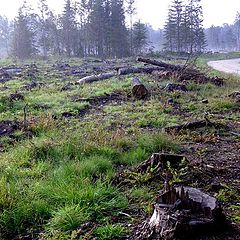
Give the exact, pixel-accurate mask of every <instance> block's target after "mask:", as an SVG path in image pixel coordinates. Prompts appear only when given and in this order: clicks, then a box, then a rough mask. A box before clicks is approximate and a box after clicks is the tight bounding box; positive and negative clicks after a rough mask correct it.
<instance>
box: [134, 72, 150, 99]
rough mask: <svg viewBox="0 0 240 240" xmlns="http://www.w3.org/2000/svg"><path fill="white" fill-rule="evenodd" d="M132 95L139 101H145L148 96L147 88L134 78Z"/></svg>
mask: <svg viewBox="0 0 240 240" xmlns="http://www.w3.org/2000/svg"><path fill="white" fill-rule="evenodd" d="M132 94H133V96H134V97H135V98H137V99H144V98H146V97H147V96H148V90H147V88H146V87H145V86H144V85H143V84H142V83H141V81H140V80H139V79H138V78H136V77H134V78H133V87H132Z"/></svg>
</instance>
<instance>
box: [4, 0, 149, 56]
mask: <svg viewBox="0 0 240 240" xmlns="http://www.w3.org/2000/svg"><path fill="white" fill-rule="evenodd" d="M134 2H135V1H134V0H125V1H123V0H79V1H74V3H73V2H71V1H70V0H65V3H64V10H63V12H62V14H60V15H55V14H53V12H52V11H51V10H50V9H49V7H48V5H47V1H46V0H39V2H38V11H37V13H36V12H34V11H33V10H32V9H31V7H30V6H28V5H27V4H26V3H24V4H23V5H22V6H21V7H20V9H19V11H18V15H17V17H16V18H15V19H14V21H13V22H9V21H8V19H7V18H5V17H0V32H1V38H0V47H1V48H5V49H6V52H7V54H8V55H11V56H13V57H17V58H29V57H32V56H35V55H42V56H44V57H47V56H51V55H60V56H68V57H71V56H75V57H86V56H97V57H100V58H107V57H117V58H120V57H125V56H130V55H134V54H139V53H141V52H143V51H144V50H145V48H146V47H147V45H148V43H149V36H148V27H147V25H145V24H143V23H141V22H140V21H138V22H136V23H134V24H131V26H130V27H127V25H126V21H125V18H126V15H127V14H129V15H130V16H131V18H132V15H133V14H134V12H131V11H126V8H127V9H128V10H129V9H130V10H131V8H133V4H134ZM35 11H36V10H35Z"/></svg>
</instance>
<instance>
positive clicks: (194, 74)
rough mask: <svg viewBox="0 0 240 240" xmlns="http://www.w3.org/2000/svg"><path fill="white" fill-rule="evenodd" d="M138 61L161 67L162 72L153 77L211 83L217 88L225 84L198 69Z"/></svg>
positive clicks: (157, 72) (155, 73) (148, 60)
mask: <svg viewBox="0 0 240 240" xmlns="http://www.w3.org/2000/svg"><path fill="white" fill-rule="evenodd" d="M137 61H139V62H143V63H147V64H152V65H155V66H158V67H161V68H162V70H160V71H154V72H153V75H154V76H155V77H158V78H159V79H161V78H166V77H167V78H171V77H173V78H177V79H178V80H179V81H183V80H193V81H195V82H197V83H207V82H210V83H212V84H214V85H216V86H222V85H223V83H224V80H223V79H222V78H218V77H208V76H206V75H205V74H204V73H202V72H200V71H199V70H198V69H195V68H189V67H188V66H187V65H173V64H169V63H165V62H162V61H157V60H152V59H148V58H140V57H138V58H137Z"/></svg>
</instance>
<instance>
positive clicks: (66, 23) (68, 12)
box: [61, 0, 77, 57]
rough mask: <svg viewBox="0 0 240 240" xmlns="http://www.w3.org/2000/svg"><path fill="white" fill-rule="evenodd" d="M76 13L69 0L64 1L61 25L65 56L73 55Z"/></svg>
mask: <svg viewBox="0 0 240 240" xmlns="http://www.w3.org/2000/svg"><path fill="white" fill-rule="evenodd" d="M75 16H76V12H75V9H74V8H73V6H72V4H71V1H70V0H65V5H64V11H63V15H62V19H61V24H62V29H61V30H62V45H63V47H64V51H65V52H66V54H67V56H68V57H70V56H71V55H73V48H74V43H75V38H76V30H77V29H76V21H75V20H76V19H75Z"/></svg>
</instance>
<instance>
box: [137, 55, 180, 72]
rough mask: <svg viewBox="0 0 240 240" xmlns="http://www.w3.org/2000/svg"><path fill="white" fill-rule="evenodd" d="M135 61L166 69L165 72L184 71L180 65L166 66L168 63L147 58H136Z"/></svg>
mask: <svg viewBox="0 0 240 240" xmlns="http://www.w3.org/2000/svg"><path fill="white" fill-rule="evenodd" d="M137 61H138V62H143V63H147V64H151V65H155V66H158V67H161V68H164V69H167V70H173V71H182V70H183V69H184V66H182V65H173V64H168V63H165V62H162V61H157V60H152V59H149V58H141V57H137Z"/></svg>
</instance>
